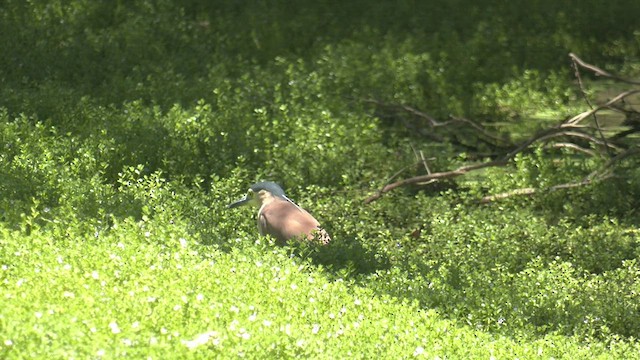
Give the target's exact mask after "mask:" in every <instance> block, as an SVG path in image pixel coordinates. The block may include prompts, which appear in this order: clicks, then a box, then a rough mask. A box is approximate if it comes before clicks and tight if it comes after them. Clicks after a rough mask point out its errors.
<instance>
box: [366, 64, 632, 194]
mask: <svg viewBox="0 0 640 360" xmlns="http://www.w3.org/2000/svg"><path fill="white" fill-rule="evenodd" d="M569 56H570V58H571V59H572V61H573V66H574V69H575V72H576V77H577V78H578V82H579V85H580V90H581V91H582V93H583V96H584V98H585V101H586V102H587V104H588V106H589V108H590V109H589V110H588V111H584V112H582V113H580V114H578V115H576V116H574V117H572V118H569V119H567V120H563V121H561V122H559V123H558V124H557V125H555V126H553V127H550V128H547V129H543V130H540V131H538V132H537V133H536V134H534V135H532V136H531V137H529V138H528V139H526V140H524V141H523V142H522V143H520V144H519V145H517V146H515V147H513V148H512V149H511V151H509V152H507V153H506V154H504V155H502V156H501V157H497V158H495V159H494V160H489V161H485V162H480V163H475V164H469V165H464V166H461V167H458V168H457V169H454V170H449V171H440V172H433V171H432V170H431V169H429V168H428V167H427V174H425V175H420V176H413V177H409V178H405V179H401V180H398V181H395V182H392V181H393V179H394V178H396V177H397V176H399V175H400V174H401V173H402V172H403V171H404V170H406V169H407V168H404V169H402V170H401V171H399V172H398V173H396V174H394V175H393V176H392V177H391V178H389V179H388V181H387V182H386V184H385V185H384V186H383V187H382V188H381V189H380V190H378V191H377V192H376V193H375V194H373V195H371V196H369V197H368V198H367V199H365V203H370V202H372V201H375V200H377V199H379V198H380V197H381V196H382V195H383V194H384V193H387V192H389V191H392V190H394V189H397V188H399V187H403V186H407V185H412V184H418V185H425V184H428V183H432V182H437V181H440V180H445V179H452V178H455V177H458V176H463V175H466V174H468V173H470V172H474V171H479V170H482V169H486V168H490V167H503V166H506V165H508V164H509V163H511V161H512V160H513V159H514V158H515V157H516V155H518V154H519V153H521V152H523V151H525V150H527V149H529V148H530V147H531V146H533V145H534V144H536V143H540V142H547V141H550V140H552V139H556V138H559V137H563V138H569V139H571V138H574V139H580V140H581V141H582V142H586V143H590V144H593V145H596V146H599V147H600V149H605V150H606V152H607V154H609V156H611V158H610V159H609V161H607V163H605V165H603V167H602V168H600V169H598V170H596V171H594V172H593V173H591V174H589V175H588V176H587V177H585V178H584V179H582V180H580V181H576V182H570V183H566V184H559V185H555V186H551V187H549V188H546V189H535V188H523V189H515V190H511V191H508V192H505V193H501V194H496V195H490V196H485V197H483V198H482V199H480V203H489V202H493V201H496V200H500V199H505V198H509V197H512V196H522V195H533V194H536V193H539V192H544V191H547V192H548V191H557V190H562V189H570V188H575V187H579V186H585V185H588V184H591V183H593V182H595V181H602V180H604V179H605V178H607V177H609V176H611V174H612V171H613V168H614V167H615V166H616V165H617V164H619V163H620V162H621V160H623V159H625V158H627V157H630V156H633V155H637V154H639V153H640V145H634V146H632V147H630V148H627V149H625V148H624V147H621V146H618V145H615V144H613V143H612V141H611V140H612V139H615V135H614V136H613V137H612V138H610V139H607V137H606V136H605V135H604V132H603V131H602V128H601V126H600V124H599V121H598V118H597V112H599V111H601V110H603V109H609V108H612V107H613V108H617V105H616V104H618V103H619V102H622V101H624V99H625V98H627V97H629V96H631V95H634V94H638V93H640V89H630V90H627V91H624V92H622V93H620V94H618V95H617V96H615V97H614V98H612V99H610V100H609V101H607V102H606V103H604V104H601V105H597V106H594V105H593V104H592V103H591V102H590V101H589V99H588V98H587V96H586V91H585V89H584V84H583V83H582V79H581V77H580V73H579V67H582V68H585V69H588V70H590V71H593V72H594V73H595V74H596V75H598V76H603V77H607V78H611V79H614V80H617V81H622V82H625V83H628V84H634V85H640V82H637V81H634V80H629V79H623V78H621V77H618V76H615V75H612V74H610V73H608V72H606V71H604V70H602V69H600V68H598V67H596V66H594V65H591V64H588V63H586V62H584V61H583V60H581V59H580V58H578V57H577V56H576V55H575V54H569ZM366 101H368V102H372V103H375V104H377V105H381V106H385V107H389V106H396V107H398V108H400V109H402V110H404V111H406V112H408V113H410V114H412V115H414V116H418V117H420V118H422V119H424V120H426V121H427V123H428V124H429V126H430V127H432V128H436V127H444V126H448V125H451V124H455V123H464V124H467V125H469V126H470V127H471V128H473V129H475V130H477V131H479V133H480V134H482V135H483V136H485V137H489V138H491V139H493V140H500V139H499V138H498V137H495V136H494V135H492V134H490V133H489V132H487V131H485V130H484V128H483V127H482V126H480V125H479V124H477V123H475V122H473V121H471V120H468V119H464V118H456V117H453V116H451V117H450V120H447V121H438V120H437V119H435V118H433V117H432V116H430V115H429V114H426V113H424V112H422V111H420V110H418V109H415V108H413V107H411V106H408V105H389V104H384V103H382V102H379V101H377V100H371V99H369V100H366ZM590 117H593V118H594V122H595V128H594V126H593V125H589V124H583V121H584V120H585V119H588V118H590ZM594 132H596V133H597V135H594V134H593V133H594ZM549 146H551V147H556V148H560V147H564V148H571V149H574V150H576V151H579V152H581V153H584V154H587V155H589V156H594V155H596V152H594V151H593V150H591V149H587V148H584V147H583V146H580V145H578V144H575V143H573V142H566V141H564V142H556V143H551V144H550V145H549ZM596 149H597V148H596ZM414 153H416V159H419V163H422V164H424V165H425V167H426V166H427V165H426V160H424V155H423V154H422V153H420V154H421V156H420V158H419V157H418V155H417V154H418V153H417V151H416V150H415V149H414ZM420 160H421V161H420Z"/></svg>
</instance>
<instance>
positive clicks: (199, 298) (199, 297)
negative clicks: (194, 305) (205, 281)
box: [196, 294, 204, 301]
mask: <svg viewBox="0 0 640 360" xmlns="http://www.w3.org/2000/svg"><path fill="white" fill-rule="evenodd" d="M196 300H198V301H202V300H204V295H202V294H198V295H196Z"/></svg>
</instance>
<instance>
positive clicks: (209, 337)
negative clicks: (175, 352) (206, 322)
mask: <svg viewBox="0 0 640 360" xmlns="http://www.w3.org/2000/svg"><path fill="white" fill-rule="evenodd" d="M208 342H212V343H214V344H217V343H219V339H218V332H216V331H208V332H206V333H202V334H200V335H198V336H196V337H195V338H194V339H193V340H182V344H184V346H186V347H188V348H189V349H194V348H197V347H198V346H202V345H206V344H207V343H208Z"/></svg>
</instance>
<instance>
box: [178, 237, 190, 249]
mask: <svg viewBox="0 0 640 360" xmlns="http://www.w3.org/2000/svg"><path fill="white" fill-rule="evenodd" d="M178 241H179V242H180V246H181V247H183V248H186V247H187V244H188V243H187V239H185V238H180V239H178Z"/></svg>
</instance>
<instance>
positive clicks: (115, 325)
mask: <svg viewBox="0 0 640 360" xmlns="http://www.w3.org/2000/svg"><path fill="white" fill-rule="evenodd" d="M109 328H111V332H112V333H114V334H120V332H121V331H120V327H118V323H116V322H115V321H112V322H111V323H109Z"/></svg>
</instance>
